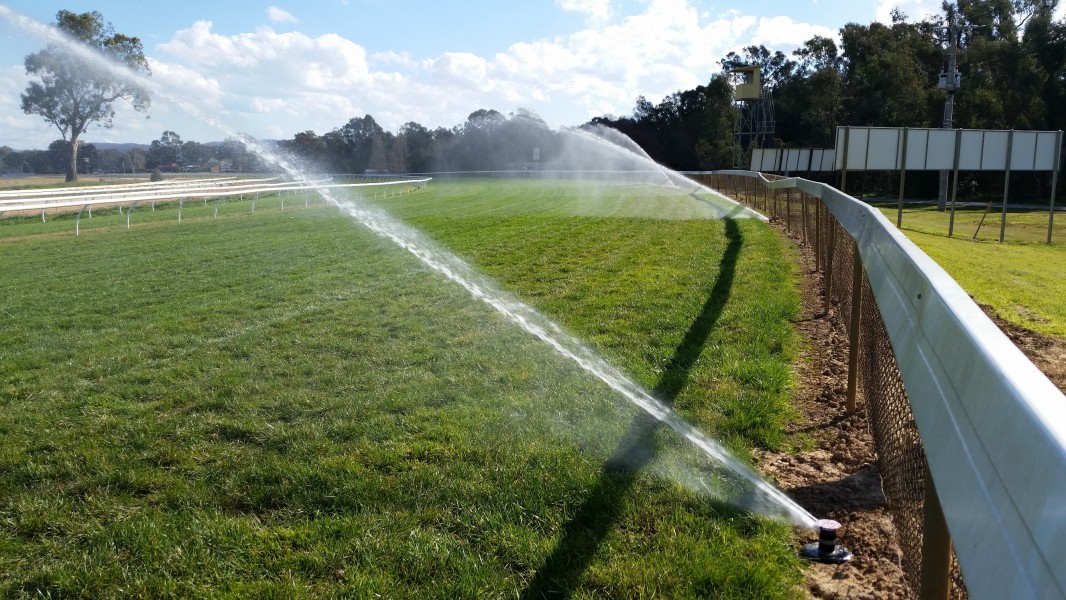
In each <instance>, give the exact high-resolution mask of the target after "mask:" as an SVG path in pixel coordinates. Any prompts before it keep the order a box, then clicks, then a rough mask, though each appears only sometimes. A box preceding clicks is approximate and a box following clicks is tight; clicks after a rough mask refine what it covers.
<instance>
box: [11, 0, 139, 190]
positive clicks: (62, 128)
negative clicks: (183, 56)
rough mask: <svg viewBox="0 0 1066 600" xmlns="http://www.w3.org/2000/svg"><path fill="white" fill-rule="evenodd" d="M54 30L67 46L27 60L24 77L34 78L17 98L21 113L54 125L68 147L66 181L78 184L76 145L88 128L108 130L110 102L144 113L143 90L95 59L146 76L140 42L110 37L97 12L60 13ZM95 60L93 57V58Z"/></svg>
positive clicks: (54, 47)
mask: <svg viewBox="0 0 1066 600" xmlns="http://www.w3.org/2000/svg"><path fill="white" fill-rule="evenodd" d="M56 25H57V27H58V29H59V30H60V31H61V32H62V33H63V34H65V35H66V36H67V37H68V38H69V41H68V42H66V43H59V42H53V43H51V44H49V45H48V46H47V47H46V48H45V49H44V50H41V51H39V52H34V53H32V54H30V55H28V56H26V62H25V65H26V74H27V75H30V76H32V77H36V78H37V80H36V81H31V82H30V84H29V85H28V86H27V87H26V91H25V92H24V93H23V94H22V110H23V111H24V112H25V113H26V114H36V115H40V116H41V117H44V119H45V121H48V122H49V123H51V124H52V125H55V127H56V128H57V129H59V132H60V133H61V134H62V136H63V140H64V141H65V142H67V143H68V144H69V145H70V156H69V158H70V162H69V168H68V170H67V181H76V180H77V179H78V141H79V138H80V137H81V135H82V133H84V132H85V130H86V129H87V128H89V127H90V126H91V125H94V124H95V125H98V126H101V127H111V125H112V121H113V119H114V116H115V110H114V106H113V105H114V103H115V102H116V101H118V100H124V101H126V102H128V103H129V104H130V106H132V107H133V108H134V109H135V110H138V111H143V110H147V109H148V106H149V103H150V99H149V97H148V92H147V90H145V89H144V87H143V86H141V85H139V84H138V83H137V82H136V81H135V80H133V79H132V78H129V77H123V76H121V75H120V74H117V73H116V72H115V70H113V69H110V68H107V67H105V64H106V63H105V62H102V61H101V60H99V59H98V57H103V58H104V59H105V60H110V61H112V62H114V63H116V64H118V65H121V66H122V67H124V68H126V69H128V70H129V71H130V72H131V73H137V74H143V75H148V74H150V70H149V68H148V61H147V59H145V57H144V49H143V47H142V46H141V40H140V39H138V38H136V37H130V36H127V35H123V34H121V33H115V31H114V27H113V26H112V25H111V23H107V22H105V21H104V17H103V15H101V14H100V13H99V12H96V11H93V12H87V13H81V14H77V13H73V12H70V11H67V10H61V11H59V13H58V14H57V15H56ZM94 55H96V56H94Z"/></svg>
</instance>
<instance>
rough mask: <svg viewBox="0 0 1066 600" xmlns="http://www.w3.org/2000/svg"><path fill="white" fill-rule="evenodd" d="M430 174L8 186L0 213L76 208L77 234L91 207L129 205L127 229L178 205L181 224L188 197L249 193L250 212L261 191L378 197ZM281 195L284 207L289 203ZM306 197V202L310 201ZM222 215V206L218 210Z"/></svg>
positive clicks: (416, 184) (414, 185) (418, 183)
mask: <svg viewBox="0 0 1066 600" xmlns="http://www.w3.org/2000/svg"><path fill="white" fill-rule="evenodd" d="M430 179H431V178H428V177H402V176H393V177H388V178H380V180H377V178H375V180H371V181H355V182H343V183H342V182H337V181H335V180H332V179H320V180H314V181H278V178H277V177H269V178H258V179H236V178H223V179H203V180H180V181H162V182H142V183H134V184H126V185H108V186H94V187H79V188H61V189H35V190H10V191H4V192H0V216H3V215H5V214H27V213H36V212H38V211H39V212H40V215H41V221H46V214H47V212H48V211H53V212H56V213H61V212H74V211H75V210H77V215H76V218H75V222H74V234H75V235H79V234H80V232H81V216H82V213H84V212H85V211H88V215H89V217H92V209H93V207H118V209H119V212H120V214H121V213H122V211H123V209H125V214H126V228H127V229H128V228H129V227H130V217H131V215H132V212H133V209H134V208H136V207H137V206H138V205H150V206H151V208H152V210H155V207H156V204H158V203H164V202H166V203H174V202H177V203H178V222H179V223H180V222H181V212H182V209H183V208H184V206H185V203H186V202H187V201H190V200H203V202H204V205H205V206H206V205H207V203H208V201H209V200H210V199H212V198H214V199H219V200H223V199H225V198H233V197H238V198H240V199H242V200H243V199H244V198H245V197H246V196H249V197H251V198H252V207H251V208H252V212H255V205H256V201H257V200H258V199H259V196H260V195H262V194H277V193H282V192H297V191H314V190H318V189H326V188H330V189H332V188H363V189H368V190H373V191H374V193H375V195H376V194H377V193H378V192H380V193H381V194H383V195H390V194H392V193H402V192H406V191H410V190H412V189H421V188H423V187H425V186H426V184H427V183H428V182H429V181H430ZM284 202H285V201H284V199H282V205H281V207H282V209H283V210H284V208H285V204H284ZM307 202H308V200H307V198H306V197H305V198H304V204H305V206H306V205H307ZM215 214H216V216H217V214H218V208H217V206H216V208H215Z"/></svg>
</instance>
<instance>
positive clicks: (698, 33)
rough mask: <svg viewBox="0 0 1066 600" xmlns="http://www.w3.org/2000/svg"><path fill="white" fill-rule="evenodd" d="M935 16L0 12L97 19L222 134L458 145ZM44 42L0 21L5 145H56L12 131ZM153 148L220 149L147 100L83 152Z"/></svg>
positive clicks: (249, 7)
mask: <svg viewBox="0 0 1066 600" xmlns="http://www.w3.org/2000/svg"><path fill="white" fill-rule="evenodd" d="M939 4H940V0H850V1H848V0H795V1H793V2H780V1H769V0H749V1H747V2H743V3H738V2H732V3H727V2H719V1H708V0H624V1H612V0H540V1H537V2H532V1H524V2H499V1H498V0H496V1H492V2H490V1H483V0H462V1H459V2H435V1H434V2H429V1H413V0H392V1H389V0H316V1H307V0H304V1H302V2H294V1H287V0H267V1H266V2H249V1H243V0H242V1H225V0H215V1H212V2H207V1H203V0H185V1H183V2H146V1H140V2H138V1H130V0H95V1H91V2H85V1H80V0H68V1H66V2H62V3H52V2H45V1H42V0H17V1H8V2H3V0H0V5H2V6H6V7H8V8H9V9H11V10H13V11H16V12H18V13H21V14H23V15H26V16H28V17H31V18H33V19H35V20H37V21H40V22H43V23H54V21H55V15H56V13H57V12H58V11H59V10H60V9H66V10H71V11H74V12H85V11H91V10H97V11H99V12H101V13H102V14H103V15H104V17H105V19H106V20H108V21H111V22H112V23H113V24H114V27H115V30H116V31H118V32H121V33H125V34H128V35H135V36H138V37H140V38H141V39H142V41H143V43H144V49H145V54H146V55H147V56H148V58H149V60H150V63H151V65H152V70H153V74H154V76H153V79H154V80H155V81H156V82H157V83H158V84H160V85H161V86H162V87H164V88H166V89H167V90H168V93H170V94H172V95H174V96H177V97H179V98H181V99H184V100H187V101H192V102H195V104H196V105H197V106H198V107H199V109H200V111H201V112H202V113H203V114H208V115H210V116H211V117H212V119H215V120H217V121H220V122H223V123H225V124H226V125H227V127H228V128H229V129H231V130H232V131H241V132H245V133H248V134H251V135H253V136H255V137H259V138H291V137H292V135H293V134H295V133H297V132H299V131H305V130H309V129H310V130H314V131H315V132H317V133H319V134H322V133H325V132H327V131H329V130H331V129H333V128H336V127H339V126H341V125H343V124H344V123H346V122H347V121H348V120H349V119H350V118H353V117H362V116H363V115H364V114H370V115H372V116H373V117H374V118H375V119H376V120H377V121H378V122H379V123H380V124H381V125H382V126H383V127H385V128H386V129H388V130H390V131H396V130H397V129H398V128H399V127H400V126H401V125H402V124H403V123H405V122H407V121H417V122H419V123H421V124H423V125H425V126H427V127H430V128H434V127H438V126H444V127H452V126H454V125H456V124H459V123H461V122H463V121H464V120H465V118H466V115H468V114H469V113H470V112H472V111H474V110H476V109H478V108H493V109H496V110H499V111H500V112H503V113H505V114H506V113H508V112H511V111H513V110H515V109H517V108H526V109H531V110H533V111H535V112H537V113H538V114H540V115H541V116H542V117H543V118H544V119H545V120H546V121H547V122H548V123H549V124H550V125H552V126H564V125H578V124H580V123H583V122H585V121H587V120H588V119H589V118H591V117H593V116H597V115H602V114H616V115H622V114H629V113H630V112H631V111H632V108H633V105H634V100H635V99H636V98H637V96H639V95H644V96H646V97H647V98H649V99H650V100H652V101H658V100H660V99H661V98H662V97H663V96H665V95H667V94H670V93H672V92H674V91H677V90H680V89H689V88H692V87H694V86H696V85H699V84H701V83H706V81H708V80H709V79H710V77H711V76H712V75H713V74H714V73H715V72H717V71H718V70H719V67H718V65H717V61H718V60H719V59H720V58H721V57H723V56H724V55H725V54H726V53H728V52H729V51H730V50H736V49H739V48H740V47H742V46H745V45H748V44H764V45H766V46H767V47H769V48H771V49H774V50H782V51H784V52H791V51H792V50H793V49H795V48H796V47H797V45H799V44H800V43H802V42H803V41H804V40H806V39H809V38H810V37H812V36H813V35H815V34H820V35H827V36H835V34H836V32H837V31H838V30H839V29H840V27H842V26H843V25H844V24H846V23H848V22H859V23H869V22H871V21H874V20H887V18H888V13H889V11H890V10H891V9H892V8H893V7H895V6H897V5H901V7H902V8H903V10H904V11H905V12H906V13H907V14H909V15H911V16H912V17H914V18H919V17H921V16H922V15H923V14H925V13H926V12H927V11H930V10H935V9H936V8H937V7H938V6H939ZM44 44H45V42H44V41H43V40H42V39H40V38H38V37H36V36H34V35H32V34H29V33H27V32H24V31H22V30H19V29H17V28H15V27H14V26H13V25H12V24H11V23H10V22H8V21H7V20H6V19H4V18H3V17H0V48H2V52H0V145H7V146H11V147H13V148H16V149H25V148H37V147H44V146H47V144H48V143H49V142H50V141H51V140H53V139H57V138H58V137H59V133H58V131H57V130H55V129H54V128H52V126H51V125H49V124H47V123H45V122H44V121H43V120H42V119H40V118H39V117H35V116H29V115H25V114H23V113H22V111H21V110H20V109H19V94H20V93H21V92H22V90H24V89H25V87H26V83H27V79H26V76H25V73H24V69H23V66H22V59H23V58H24V57H25V55H26V54H28V53H30V52H33V51H35V50H37V49H40V48H41V47H43V46H44ZM164 130H172V131H175V132H177V133H178V134H179V135H181V136H182V138H183V139H186V140H197V141H201V142H206V141H212V140H218V139H223V138H225V137H226V133H225V132H224V131H222V130H220V129H219V128H218V127H215V126H211V125H208V124H205V123H204V122H202V119H200V118H196V117H194V116H190V115H189V114H187V112H186V111H183V110H181V109H180V108H179V107H178V106H176V105H175V103H173V102H168V101H167V100H166V99H161V98H156V99H155V100H154V102H153V106H152V110H151V116H150V118H145V116H144V115H141V114H135V113H132V112H130V111H128V110H124V109H121V108H120V110H119V114H118V115H117V116H116V119H115V127H114V128H112V129H92V130H90V131H89V132H88V133H87V134H86V136H85V138H86V139H87V140H88V141H98V142H103V141H111V142H118V141H131V142H142V143H147V142H149V141H151V140H153V139H157V138H159V136H160V134H161V133H162V132H163V131H164Z"/></svg>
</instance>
